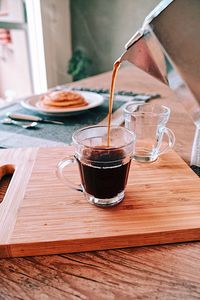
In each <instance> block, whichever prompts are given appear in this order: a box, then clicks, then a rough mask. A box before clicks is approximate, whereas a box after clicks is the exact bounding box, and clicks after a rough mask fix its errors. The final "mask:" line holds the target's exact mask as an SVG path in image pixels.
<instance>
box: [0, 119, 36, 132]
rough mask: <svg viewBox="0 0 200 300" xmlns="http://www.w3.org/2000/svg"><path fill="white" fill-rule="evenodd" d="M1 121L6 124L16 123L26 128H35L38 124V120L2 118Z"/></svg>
mask: <svg viewBox="0 0 200 300" xmlns="http://www.w3.org/2000/svg"><path fill="white" fill-rule="evenodd" d="M0 123H1V124H5V125H16V126H19V127H22V128H24V129H28V128H33V127H35V126H37V125H38V123H37V122H30V123H22V122H18V121H15V120H12V119H10V118H5V119H3V120H1V121H0Z"/></svg>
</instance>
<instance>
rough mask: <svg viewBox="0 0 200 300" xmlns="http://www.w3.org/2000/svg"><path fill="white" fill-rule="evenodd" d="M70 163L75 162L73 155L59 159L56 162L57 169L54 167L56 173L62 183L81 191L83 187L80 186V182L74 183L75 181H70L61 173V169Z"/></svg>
mask: <svg viewBox="0 0 200 300" xmlns="http://www.w3.org/2000/svg"><path fill="white" fill-rule="evenodd" d="M71 164H77V161H76V158H75V157H74V156H73V155H71V156H67V157H65V158H64V159H63V160H61V161H60V162H59V163H58V165H57V169H56V175H57V177H58V178H59V179H60V180H61V181H62V182H63V183H65V184H67V186H68V187H70V188H71V189H73V190H75V191H79V192H83V188H82V186H81V184H75V183H73V182H71V181H70V180H69V179H68V178H66V177H65V175H64V174H63V170H64V169H65V167H67V166H69V165H71Z"/></svg>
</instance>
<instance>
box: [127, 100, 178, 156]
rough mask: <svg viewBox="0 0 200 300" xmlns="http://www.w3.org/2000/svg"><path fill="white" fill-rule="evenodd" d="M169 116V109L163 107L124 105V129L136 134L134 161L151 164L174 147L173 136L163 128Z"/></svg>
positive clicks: (168, 130)
mask: <svg viewBox="0 0 200 300" xmlns="http://www.w3.org/2000/svg"><path fill="white" fill-rule="evenodd" d="M169 116H170V109H169V108H168V107H166V106H163V105H159V104H154V105H152V104H143V105H138V104H134V103H133V102H132V103H130V102H129V103H127V105H125V107H124V119H125V127H126V128H128V129H129V130H130V131H133V132H135V134H136V145H135V154H134V156H133V159H134V160H136V161H139V162H153V161H155V160H156V159H157V158H158V156H159V155H161V154H164V153H166V152H168V151H169V150H170V149H171V148H172V147H173V146H174V143H175V136H174V134H173V132H172V131H171V130H170V129H169V128H167V127H165V125H166V123H167V121H168V120H169ZM166 138H167V142H165V140H166Z"/></svg>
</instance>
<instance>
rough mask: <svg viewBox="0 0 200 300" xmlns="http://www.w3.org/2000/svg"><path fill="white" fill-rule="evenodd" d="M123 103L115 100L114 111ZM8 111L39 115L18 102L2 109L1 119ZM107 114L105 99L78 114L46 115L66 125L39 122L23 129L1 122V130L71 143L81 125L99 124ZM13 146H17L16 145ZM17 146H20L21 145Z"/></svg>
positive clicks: (46, 117)
mask: <svg viewBox="0 0 200 300" xmlns="http://www.w3.org/2000/svg"><path fill="white" fill-rule="evenodd" d="M123 103H124V102H123V101H115V102H114V107H113V111H115V110H116V109H118V108H119V107H120V106H121V105H122V104H123ZM7 112H15V113H22V114H27V115H28V114H31V115H35V116H39V115H38V114H37V113H35V112H30V110H27V109H25V108H23V107H22V106H21V105H20V104H16V105H14V106H12V107H9V108H6V109H4V110H1V112H0V119H3V118H4V117H5V115H6V113H7ZM107 114H108V100H107V99H105V101H104V103H103V104H102V105H101V106H99V107H96V108H93V109H90V110H88V111H85V112H84V113H81V114H78V115H72V116H66V117H59V118H58V117H57V118H56V117H53V118H52V117H48V116H45V119H53V120H58V121H62V122H64V123H65V124H64V125H55V124H46V123H38V126H37V127H34V128H32V129H23V128H20V127H17V126H13V125H4V124H0V130H1V131H4V132H9V133H16V134H22V135H24V136H31V137H35V138H40V139H47V140H50V141H56V142H63V143H67V144H68V143H71V136H72V134H73V132H74V131H76V130H77V129H79V128H81V127H85V126H89V125H95V124H98V123H99V122H100V121H102V120H103V119H104V118H106V116H107ZM40 116H41V115H40ZM0 140H1V139H0ZM4 146H6V145H4ZM13 146H14V147H15V145H13ZM16 146H17V147H19V145H16ZM36 146H37V145H36Z"/></svg>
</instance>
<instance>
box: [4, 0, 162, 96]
mask: <svg viewBox="0 0 200 300" xmlns="http://www.w3.org/2000/svg"><path fill="white" fill-rule="evenodd" d="M159 2H160V1H159V0H140V1H137V0H126V1H124V0H109V1H108V0H84V1H83V0H71V1H70V0H0V99H1V101H5V100H7V101H10V100H13V99H16V98H20V97H23V96H27V95H30V94H32V93H41V92H45V91H46V90H47V89H49V88H51V87H54V86H56V85H60V84H64V83H68V82H71V81H74V80H79V79H83V78H86V77H88V76H91V75H95V74H99V73H102V72H105V71H109V70H111V69H112V65H113V62H114V61H115V60H116V59H117V58H118V57H119V56H120V55H121V54H122V52H123V51H124V45H125V43H126V42H127V41H128V40H129V38H130V37H131V36H132V35H133V34H134V33H135V32H136V31H137V29H138V28H140V26H141V24H142V22H143V20H144V18H145V17H146V15H147V14H148V13H149V12H150V11H151V10H152V9H153V8H154V7H155V6H156V5H157V4H158V3H159Z"/></svg>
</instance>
